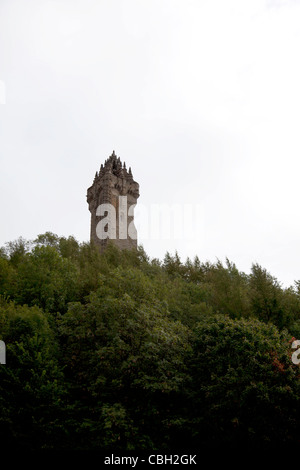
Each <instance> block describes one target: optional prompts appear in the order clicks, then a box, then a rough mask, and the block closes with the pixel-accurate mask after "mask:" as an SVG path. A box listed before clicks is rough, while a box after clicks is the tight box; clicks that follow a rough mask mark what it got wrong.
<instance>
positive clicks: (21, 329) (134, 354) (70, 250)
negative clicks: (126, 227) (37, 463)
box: [0, 232, 300, 450]
mask: <svg viewBox="0 0 300 470" xmlns="http://www.w3.org/2000/svg"><path fill="white" fill-rule="evenodd" d="M299 286H300V281H296V282H295V284H294V286H291V287H289V288H283V287H281V285H280V283H279V282H278V281H277V279H275V278H274V277H273V276H272V275H271V274H270V273H268V272H267V271H266V270H265V269H263V267H261V266H259V265H258V264H253V266H252V269H251V272H250V274H245V273H243V272H240V271H239V270H238V269H237V267H236V266H235V264H234V263H232V262H231V261H229V260H226V262H225V264H224V263H222V262H221V261H219V260H217V262H215V263H210V262H201V261H200V260H199V258H198V257H197V256H196V257H195V259H194V260H190V259H187V260H186V262H183V261H181V260H180V258H179V256H178V255H177V253H176V254H175V255H174V256H172V255H171V254H170V253H167V254H166V256H165V258H164V260H163V261H159V260H157V259H152V260H151V259H149V257H148V256H147V254H146V253H145V252H144V250H143V248H142V247H139V248H138V250H137V251H119V250H118V249H117V248H115V247H114V246H109V247H108V248H107V250H106V251H105V253H104V254H102V255H100V254H99V252H98V251H97V249H96V248H95V247H93V246H91V245H90V244H88V243H79V242H78V241H77V240H75V239H74V238H73V237H69V238H65V237H58V236H57V235H55V234H53V233H49V232H48V233H45V234H42V235H39V236H38V237H37V238H36V240H34V241H27V240H24V239H22V238H20V239H18V240H16V241H13V242H9V243H7V244H6V246H5V247H3V248H1V250H0V339H1V340H3V341H4V342H5V344H6V348H7V351H6V357H7V361H6V364H5V365H4V364H2V365H0V392H1V393H0V400H1V411H0V437H1V439H2V441H1V442H2V443H5V444H6V445H7V446H10V445H11V446H14V447H19V448H24V447H26V448H32V449H42V448H46V449H75V448H76V449H101V450H102V449H119V450H132V449H160V450H162V449H166V450H167V449H169V450H170V449H178V448H180V447H182V448H184V447H191V446H192V447H193V446H194V447H197V448H199V446H201V445H210V444H211V445H214V444H217V443H219V442H222V443H225V444H228V445H231V444H232V445H235V444H238V443H261V442H288V443H298V444H299V441H300V429H299V425H298V423H299V418H300V417H299V396H300V394H299V392H300V390H299V387H300V375H299V366H298V365H296V364H294V363H293V362H292V360H291V354H292V352H293V351H292V349H291V342H292V341H293V339H295V338H297V336H298V338H300V287H299Z"/></svg>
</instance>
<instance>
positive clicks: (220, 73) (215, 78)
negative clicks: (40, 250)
mask: <svg viewBox="0 0 300 470" xmlns="http://www.w3.org/2000/svg"><path fill="white" fill-rule="evenodd" d="M299 50H300V1H297V0H276V1H275V0H273V1H271V0H226V1H224V0H26V1H25V0H0V80H1V81H2V82H1V83H2V85H3V83H4V84H5V104H1V105H0V158H1V174H0V191H1V195H0V216H1V231H0V245H3V244H4V243H5V242H6V241H9V240H14V239H16V238H18V237H19V236H23V237H25V238H28V239H32V238H35V237H36V235H37V234H39V233H44V232H45V231H48V230H50V231H52V232H54V233H57V234H58V235H64V236H68V235H74V236H75V237H76V238H77V239H78V240H80V241H86V240H88V239H89V223H90V214H89V212H88V207H87V203H86V189H87V187H88V186H90V185H91V184H92V180H93V177H94V174H95V171H96V170H97V169H98V168H99V166H100V164H101V163H102V162H103V161H104V160H105V159H106V158H107V157H108V156H109V155H110V154H111V153H112V150H115V152H116V153H117V155H118V156H120V158H121V159H122V160H125V161H126V163H127V165H128V166H131V167H132V170H133V176H134V178H135V179H136V180H137V181H138V182H139V184H140V192H141V197H140V199H139V203H140V205H141V206H142V205H143V206H144V207H148V208H149V207H150V205H151V204H152V203H157V204H162V203H163V204H169V205H171V204H176V203H180V204H183V203H185V204H190V205H192V206H191V207H196V205H197V206H199V207H200V214H201V215H200V219H199V227H200V230H199V233H198V234H197V236H195V237H192V238H191V237H189V238H187V239H184V238H183V239H179V240H174V239H169V240H167V239H160V240H151V239H149V238H148V239H147V238H144V239H142V240H141V239H139V242H140V243H142V244H143V246H144V248H145V249H146V251H147V252H148V254H149V255H150V256H151V257H158V258H162V257H163V256H164V254H165V252H166V251H167V250H169V251H170V252H172V253H174V251H175V249H177V250H178V253H179V255H180V256H181V257H182V258H183V259H185V258H186V256H190V257H191V258H193V257H194V255H196V254H198V256H199V257H200V259H201V260H203V261H206V260H210V261H215V260H216V258H219V259H221V260H222V261H223V260H225V257H228V258H229V259H230V260H232V261H234V262H235V263H236V265H237V267H238V268H239V269H241V270H244V271H245V272H249V271H250V268H251V264H252V263H253V262H258V263H260V264H261V265H262V266H263V267H265V268H267V269H268V270H269V271H270V272H271V274H273V275H274V276H276V277H277V278H278V279H279V281H281V282H282V283H283V285H287V286H288V285H290V284H292V283H293V281H294V280H296V279H300V251H299V242H300V220H299V210H298V209H299V202H300V187H299V170H300V159H299V155H300V139H299V129H300V91H299V87H300V61H299ZM0 88H1V87H0ZM0 91H1V90H0ZM2 95H3V91H2ZM2 99H3V96H2Z"/></svg>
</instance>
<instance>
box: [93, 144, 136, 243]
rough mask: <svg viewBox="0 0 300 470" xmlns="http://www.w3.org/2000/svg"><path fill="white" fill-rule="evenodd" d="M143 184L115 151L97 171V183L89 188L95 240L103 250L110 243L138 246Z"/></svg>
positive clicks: (95, 178)
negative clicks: (138, 211) (137, 219)
mask: <svg viewBox="0 0 300 470" xmlns="http://www.w3.org/2000/svg"><path fill="white" fill-rule="evenodd" d="M139 195H140V194H139V184H138V183H137V182H136V181H134V179H133V175H132V171H131V168H129V169H128V170H127V168H126V164H125V162H124V163H123V164H122V162H121V160H120V157H117V155H116V154H115V152H114V151H113V153H112V155H111V156H110V157H109V158H108V159H106V160H105V163H104V165H103V164H101V166H100V169H99V171H96V174H95V177H94V181H93V184H92V186H91V187H90V188H88V190H87V202H88V205H89V210H90V212H91V235H90V240H91V243H94V244H95V245H97V246H98V247H99V248H100V250H101V251H103V250H104V249H105V247H106V245H107V243H108V240H112V241H113V243H114V244H115V245H116V246H118V248H120V249H136V248H137V237H136V230H135V227H134V215H133V210H134V206H135V204H136V203H137V199H138V198H139Z"/></svg>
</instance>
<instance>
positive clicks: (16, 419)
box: [0, 301, 64, 450]
mask: <svg viewBox="0 0 300 470" xmlns="http://www.w3.org/2000/svg"><path fill="white" fill-rule="evenodd" d="M0 331H1V339H2V340H3V341H4V342H5V344H6V348H7V351H6V357H7V359H6V365H1V366H0V409H1V414H0V438H1V443H2V445H3V446H5V445H7V446H17V447H19V446H22V448H26V449H27V450H29V449H34V448H51V447H53V446H55V445H56V444H57V443H58V442H59V438H60V436H62V435H63V434H64V433H63V431H62V424H61V423H60V421H59V418H60V415H61V406H62V400H63V397H64V386H63V375H62V372H61V370H60V367H59V364H58V359H59V357H58V342H57V338H55V337H54V334H53V330H52V329H51V327H50V325H49V322H48V319H47V316H46V315H45V314H44V313H43V311H42V310H41V309H39V308H37V307H31V308H30V307H27V306H16V305H15V304H14V303H12V302H9V303H6V302H5V301H1V305H0Z"/></svg>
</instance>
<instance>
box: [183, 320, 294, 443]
mask: <svg viewBox="0 0 300 470" xmlns="http://www.w3.org/2000/svg"><path fill="white" fill-rule="evenodd" d="M288 339H289V335H288V336H287V335H286V332H285V333H282V334H280V333H279V331H278V330H277V328H276V327H275V326H274V325H271V324H265V323H262V322H260V321H258V320H254V319H252V320H246V319H243V320H232V319H230V318H228V317H227V316H218V317H216V318H210V319H209V320H206V321H203V322H200V323H198V325H197V327H196V329H195V339H194V351H195V353H194V356H193V358H192V361H191V370H192V375H193V382H192V383H193V388H194V392H193V393H192V395H191V399H192V402H193V404H194V408H193V411H194V414H193V418H192V427H193V432H194V439H197V438H198V439H202V440H203V439H205V440H206V439H207V440H208V441H214V440H215V441H216V442H220V441H221V442H222V441H223V442H226V443H229V444H233V443H238V442H250V443H251V442H256V443H257V442H271V443H275V442H276V443H279V444H281V443H284V442H287V441H290V440H291V441H293V440H295V441H296V440H297V439H299V437H300V433H299V426H298V421H299V399H300V397H299V393H300V381H299V369H298V367H296V366H294V365H293V363H292V362H291V353H290V344H289V341H288Z"/></svg>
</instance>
